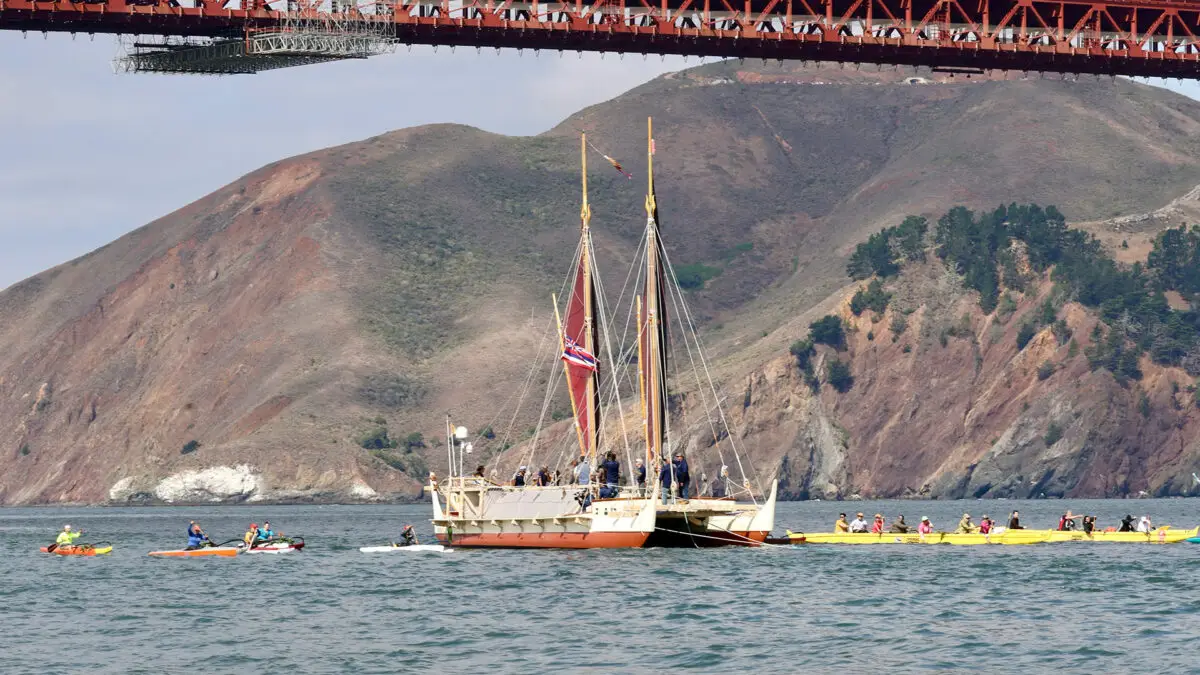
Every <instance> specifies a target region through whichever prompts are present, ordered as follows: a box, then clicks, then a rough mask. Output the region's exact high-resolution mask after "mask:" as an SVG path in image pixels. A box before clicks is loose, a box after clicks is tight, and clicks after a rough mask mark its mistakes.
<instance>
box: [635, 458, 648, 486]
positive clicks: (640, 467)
mask: <svg viewBox="0 0 1200 675" xmlns="http://www.w3.org/2000/svg"><path fill="white" fill-rule="evenodd" d="M633 477H634V479H635V480H636V481H637V489H638V492H639V493H644V492H645V491H646V465H645V464H644V463H643V462H642V458H641V457H638V458H637V459H635V460H633Z"/></svg>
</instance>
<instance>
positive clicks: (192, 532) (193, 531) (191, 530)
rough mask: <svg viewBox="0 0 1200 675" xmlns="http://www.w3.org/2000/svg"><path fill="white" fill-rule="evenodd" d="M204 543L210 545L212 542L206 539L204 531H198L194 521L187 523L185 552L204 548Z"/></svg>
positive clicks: (198, 527)
mask: <svg viewBox="0 0 1200 675" xmlns="http://www.w3.org/2000/svg"><path fill="white" fill-rule="evenodd" d="M206 542H207V543H208V544H212V540H211V539H209V538H208V535H207V534H204V530H202V529H200V526H199V525H198V524H197V523H196V521H194V520H192V521H189V522H188V543H187V550H189V551H194V550H196V549H198V548H200V547H201V546H204V544H205V543H206Z"/></svg>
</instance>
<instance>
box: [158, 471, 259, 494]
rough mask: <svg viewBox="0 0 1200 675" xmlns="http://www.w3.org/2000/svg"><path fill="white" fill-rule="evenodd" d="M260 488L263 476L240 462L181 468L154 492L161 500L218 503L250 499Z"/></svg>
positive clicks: (159, 484)
mask: <svg viewBox="0 0 1200 675" xmlns="http://www.w3.org/2000/svg"><path fill="white" fill-rule="evenodd" d="M261 491H262V476H260V475H259V474H258V473H256V472H255V471H254V469H253V468H251V467H250V466H249V465H247V464H239V465H238V466H214V467H209V468H207V469H202V470H200V471H181V472H180V473H177V474H174V475H172V476H168V477H166V478H164V479H162V480H161V481H160V482H159V483H158V486H156V487H155V488H154V495H155V496H156V497H158V498H159V499H161V500H163V501H164V502H179V501H212V502H219V501H224V500H226V499H229V498H231V497H243V498H246V497H248V498H253V497H254V496H255V495H256V494H258V493H259V492H261Z"/></svg>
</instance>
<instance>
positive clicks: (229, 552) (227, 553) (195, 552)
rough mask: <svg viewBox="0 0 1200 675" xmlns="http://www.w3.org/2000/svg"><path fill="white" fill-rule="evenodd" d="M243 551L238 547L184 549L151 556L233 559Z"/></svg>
mask: <svg viewBox="0 0 1200 675" xmlns="http://www.w3.org/2000/svg"><path fill="white" fill-rule="evenodd" d="M240 550H241V549H240V548H238V547H236V546H206V547H204V548H197V549H192V550H190V551H188V550H186V549H184V550H180V551H151V552H150V555H152V556H155V557H159V558H198V557H201V556H210V555H216V556H222V557H226V558H232V557H233V556H235V555H237V554H238V552H239V551H240Z"/></svg>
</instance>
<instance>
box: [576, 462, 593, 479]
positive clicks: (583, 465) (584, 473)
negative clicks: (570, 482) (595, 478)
mask: <svg viewBox="0 0 1200 675" xmlns="http://www.w3.org/2000/svg"><path fill="white" fill-rule="evenodd" d="M591 480H592V468H591V467H590V466H588V462H587V457H585V456H583V455H580V456H579V461H578V462H576V463H575V482H576V483H578V484H580V485H588V484H589V483H590V482H591Z"/></svg>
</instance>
